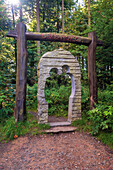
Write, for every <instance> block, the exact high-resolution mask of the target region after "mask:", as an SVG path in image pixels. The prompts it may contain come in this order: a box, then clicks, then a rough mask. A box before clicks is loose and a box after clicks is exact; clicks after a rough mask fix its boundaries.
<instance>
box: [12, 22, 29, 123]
mask: <svg viewBox="0 0 113 170" xmlns="http://www.w3.org/2000/svg"><path fill="white" fill-rule="evenodd" d="M25 32H26V26H25V25H24V24H23V23H18V24H17V35H18V37H17V75H16V101H15V109H14V116H15V121H16V122H17V121H18V120H20V121H24V120H26V81H27V45H26V35H25Z"/></svg>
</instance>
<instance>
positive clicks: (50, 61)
mask: <svg viewBox="0 0 113 170" xmlns="http://www.w3.org/2000/svg"><path fill="white" fill-rule="evenodd" d="M63 66H66V67H67V71H66V73H67V74H69V76H70V77H71V83H72V92H71V95H70V97H69V107H68V108H69V109H68V121H70V122H71V121H74V120H76V119H78V118H81V82H80V79H81V72H80V66H79V63H78V61H77V60H76V58H75V57H74V56H73V55H72V54H71V53H70V52H69V51H65V50H63V49H58V50H54V51H52V52H47V53H45V54H44V55H43V56H42V58H41V59H40V62H39V65H38V93H37V98H38V123H47V122H48V103H47V102H46V100H45V94H44V89H45V83H46V79H47V78H48V77H50V74H49V73H50V71H51V69H52V68H57V69H58V74H62V67H63Z"/></svg>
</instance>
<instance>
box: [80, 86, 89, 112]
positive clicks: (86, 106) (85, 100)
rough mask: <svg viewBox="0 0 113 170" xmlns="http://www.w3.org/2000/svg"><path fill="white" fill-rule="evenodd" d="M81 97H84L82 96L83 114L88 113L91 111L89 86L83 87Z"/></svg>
mask: <svg viewBox="0 0 113 170" xmlns="http://www.w3.org/2000/svg"><path fill="white" fill-rule="evenodd" d="M81 95H82V96H81V104H82V112H86V111H88V110H89V88H88V86H85V85H84V86H83V85H81ZM84 114H85V113H84Z"/></svg>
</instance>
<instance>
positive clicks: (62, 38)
mask: <svg viewBox="0 0 113 170" xmlns="http://www.w3.org/2000/svg"><path fill="white" fill-rule="evenodd" d="M7 36H8V37H17V33H16V31H14V32H13V31H9V33H8V34H7ZM26 39H27V40H36V41H54V42H67V43H75V44H80V45H86V46H88V45H89V44H90V43H91V41H92V39H91V38H90V37H81V36H76V35H66V34H58V33H38V32H26ZM97 45H100V46H101V45H103V42H102V41H101V40H97Z"/></svg>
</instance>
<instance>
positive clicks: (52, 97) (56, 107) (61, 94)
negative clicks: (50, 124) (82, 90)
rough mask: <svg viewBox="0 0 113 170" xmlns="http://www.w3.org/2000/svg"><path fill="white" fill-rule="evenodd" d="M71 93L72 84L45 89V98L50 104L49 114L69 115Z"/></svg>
mask: <svg viewBox="0 0 113 170" xmlns="http://www.w3.org/2000/svg"><path fill="white" fill-rule="evenodd" d="M70 93H71V86H68V87H66V86H64V85H62V86H60V87H59V89H56V88H52V89H51V90H50V89H46V90H45V98H46V101H47V102H48V104H49V110H48V113H49V115H57V116H67V114H68V100H69V96H70Z"/></svg>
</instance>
